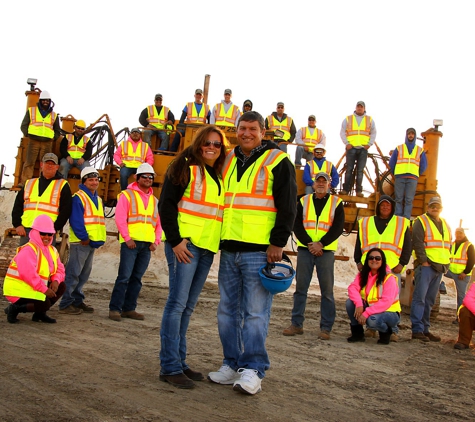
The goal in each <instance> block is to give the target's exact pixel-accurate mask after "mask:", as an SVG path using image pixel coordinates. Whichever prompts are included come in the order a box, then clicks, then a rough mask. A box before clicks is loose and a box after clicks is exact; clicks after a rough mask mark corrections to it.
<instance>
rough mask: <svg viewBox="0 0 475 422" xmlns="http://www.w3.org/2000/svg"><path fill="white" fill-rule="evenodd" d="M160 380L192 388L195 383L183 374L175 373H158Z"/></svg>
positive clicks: (176, 385)
mask: <svg viewBox="0 0 475 422" xmlns="http://www.w3.org/2000/svg"><path fill="white" fill-rule="evenodd" d="M160 381H163V382H168V383H169V384H171V385H173V387H177V388H193V387H194V386H195V383H194V382H193V381H192V380H190V379H189V378H188V377H187V376H186V375H185V374H183V373H181V374H176V375H160Z"/></svg>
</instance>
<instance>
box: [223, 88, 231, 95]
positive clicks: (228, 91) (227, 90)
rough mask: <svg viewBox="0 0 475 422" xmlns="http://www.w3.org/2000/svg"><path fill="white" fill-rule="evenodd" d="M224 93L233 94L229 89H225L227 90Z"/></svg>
mask: <svg viewBox="0 0 475 422" xmlns="http://www.w3.org/2000/svg"><path fill="white" fill-rule="evenodd" d="M224 93H225V94H230V95H231V94H232V93H233V91H231V90H230V89H229V88H228V89H225V90H224Z"/></svg>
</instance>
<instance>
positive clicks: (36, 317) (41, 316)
mask: <svg viewBox="0 0 475 422" xmlns="http://www.w3.org/2000/svg"><path fill="white" fill-rule="evenodd" d="M31 320H32V321H34V322H40V321H41V322H46V323H47V324H54V323H55V322H56V320H55V319H54V318H50V317H49V316H48V315H46V312H35V313H34V314H33V316H32V317H31Z"/></svg>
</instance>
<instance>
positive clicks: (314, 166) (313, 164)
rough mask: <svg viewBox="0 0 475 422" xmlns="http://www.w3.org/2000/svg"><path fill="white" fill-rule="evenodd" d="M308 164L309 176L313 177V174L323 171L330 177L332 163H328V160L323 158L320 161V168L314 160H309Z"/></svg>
mask: <svg viewBox="0 0 475 422" xmlns="http://www.w3.org/2000/svg"><path fill="white" fill-rule="evenodd" d="M308 165H309V167H310V176H311V177H312V179H313V178H315V175H316V174H317V173H320V172H322V171H323V172H324V173H326V174H328V175H329V176H330V177H331V176H332V166H333V164H332V163H330V161H327V160H325V161H324V162H323V163H322V168H320V167H318V164H317V163H316V162H315V160H312V161H309V162H308Z"/></svg>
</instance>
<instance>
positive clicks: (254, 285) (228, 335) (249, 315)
mask: <svg viewBox="0 0 475 422" xmlns="http://www.w3.org/2000/svg"><path fill="white" fill-rule="evenodd" d="M266 263H267V254H266V253H265V252H228V251H224V250H222V251H221V259H220V262H219V274H218V285H219V293H220V295H221V299H220V301H219V305H218V331H219V337H220V339H221V344H222V346H223V355H224V359H223V364H225V365H228V366H229V367H231V369H233V370H235V371H236V370H238V369H239V368H245V369H256V370H257V371H258V376H259V378H261V379H262V378H264V376H265V371H266V370H268V369H269V367H270V362H269V356H268V355H267V350H266V338H267V330H268V328H269V320H270V312H271V306H272V293H270V292H269V291H268V290H267V289H265V288H264V286H263V285H262V282H261V279H260V277H259V268H260V267H262V266H263V265H266Z"/></svg>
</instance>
